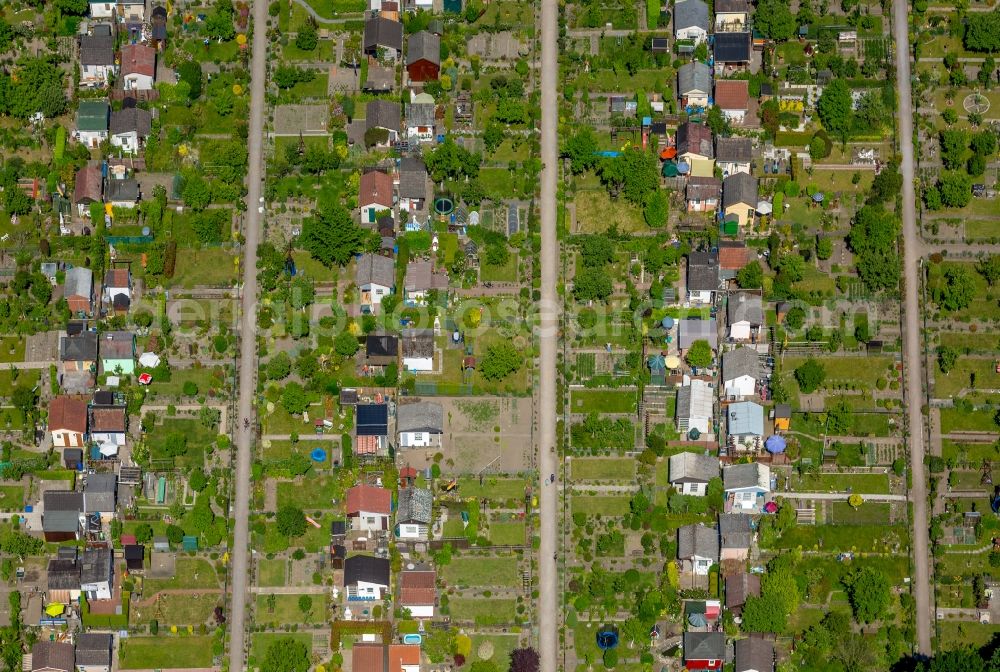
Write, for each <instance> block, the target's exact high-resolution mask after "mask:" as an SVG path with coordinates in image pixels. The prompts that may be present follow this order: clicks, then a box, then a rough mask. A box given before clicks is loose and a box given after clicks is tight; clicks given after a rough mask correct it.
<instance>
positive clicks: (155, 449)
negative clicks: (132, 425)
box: [146, 418, 218, 467]
mask: <svg viewBox="0 0 1000 672" xmlns="http://www.w3.org/2000/svg"><path fill="white" fill-rule="evenodd" d="M172 434H181V435H183V436H184V437H186V438H187V452H186V453H184V454H183V455H178V456H175V457H174V458H173V459H174V464H175V465H176V466H182V467H192V466H196V467H200V466H202V465H204V464H205V446H207V445H209V444H211V443H213V442H214V441H215V439H216V438H217V437H218V433H217V432H216V430H213V429H209V428H207V427H205V426H204V425H202V424H201V422H200V421H198V420H195V419H191V418H164V419H163V423H162V424H159V425H157V426H156V427H155V428H154V429H153V431H151V432H149V434H147V435H146V440H147V442H148V443H149V455H150V457H151V458H153V459H169V457H170V456H169V455H167V453H166V445H167V439H168V437H170V436H171V435H172Z"/></svg>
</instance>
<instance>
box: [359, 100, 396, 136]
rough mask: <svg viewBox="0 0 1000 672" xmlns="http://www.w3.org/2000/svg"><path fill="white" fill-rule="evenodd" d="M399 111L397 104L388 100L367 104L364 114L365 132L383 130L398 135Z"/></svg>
mask: <svg viewBox="0 0 1000 672" xmlns="http://www.w3.org/2000/svg"><path fill="white" fill-rule="evenodd" d="M399 109H400V108H399V103H394V102H391V101H388V100H373V101H371V102H369V103H368V107H367V112H366V113H365V130H368V129H371V128H384V129H387V130H389V131H396V132H397V133H398V132H399V124H400V121H399V120H400V117H401V115H400V111H399Z"/></svg>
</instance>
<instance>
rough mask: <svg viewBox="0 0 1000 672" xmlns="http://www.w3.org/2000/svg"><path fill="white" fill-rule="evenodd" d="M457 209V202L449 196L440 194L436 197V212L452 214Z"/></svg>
mask: <svg viewBox="0 0 1000 672" xmlns="http://www.w3.org/2000/svg"><path fill="white" fill-rule="evenodd" d="M454 209H455V202H454V201H453V200H451V199H450V198H449V197H447V196H438V197H437V198H435V199H434V212H436V213H437V214H439V215H450V214H451V213H452V211H453V210H454Z"/></svg>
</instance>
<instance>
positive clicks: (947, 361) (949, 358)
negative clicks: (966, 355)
mask: <svg viewBox="0 0 1000 672" xmlns="http://www.w3.org/2000/svg"><path fill="white" fill-rule="evenodd" d="M937 362H938V368H939V369H941V373H944V374H948V373H949V372H950V371H951V370H952V369H953V368H955V364H957V363H958V350H956V349H955V348H952V347H949V346H947V345H939V346H938V348H937Z"/></svg>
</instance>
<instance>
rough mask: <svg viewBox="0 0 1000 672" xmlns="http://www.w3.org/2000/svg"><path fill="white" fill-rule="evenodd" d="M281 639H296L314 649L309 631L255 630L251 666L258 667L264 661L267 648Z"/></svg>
mask: <svg viewBox="0 0 1000 672" xmlns="http://www.w3.org/2000/svg"><path fill="white" fill-rule="evenodd" d="M279 639H294V640H295V641H297V642H302V643H303V644H305V645H306V649H308V650H309V651H310V652H311V651H312V635H310V634H309V633H308V632H255V633H254V634H252V635H250V666H251V667H256V666H257V665H258V664H259V663H260V662H262V661H263V660H264V656H266V655H267V650H268V649H269V648H270V647H271V645H272V644H274V643H275V642H276V641H278V640H279Z"/></svg>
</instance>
